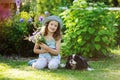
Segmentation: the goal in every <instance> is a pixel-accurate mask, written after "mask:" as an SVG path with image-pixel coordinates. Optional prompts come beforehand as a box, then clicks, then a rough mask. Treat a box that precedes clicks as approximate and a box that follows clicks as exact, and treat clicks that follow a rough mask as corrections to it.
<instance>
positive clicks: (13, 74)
mask: <svg viewBox="0 0 120 80" xmlns="http://www.w3.org/2000/svg"><path fill="white" fill-rule="evenodd" d="M112 52H113V53H114V55H113V56H112V57H109V58H104V59H100V60H97V61H89V63H90V65H91V66H92V67H93V68H94V69H95V70H93V71H77V70H66V69H62V68H59V69H57V70H49V69H43V70H36V69H33V68H31V67H30V66H27V62H28V60H29V59H22V58H20V59H18V60H13V59H6V58H3V57H0V80H120V49H119V50H112Z"/></svg>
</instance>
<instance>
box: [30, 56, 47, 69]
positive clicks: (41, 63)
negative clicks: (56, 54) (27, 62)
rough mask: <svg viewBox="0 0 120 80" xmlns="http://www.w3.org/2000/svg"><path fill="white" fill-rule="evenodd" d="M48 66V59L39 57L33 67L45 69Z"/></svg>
mask: <svg viewBox="0 0 120 80" xmlns="http://www.w3.org/2000/svg"><path fill="white" fill-rule="evenodd" d="M46 66H47V60H46V59H45V58H39V59H38V60H37V61H36V62H35V63H33V65H32V67H33V68H35V69H43V68H44V67H46Z"/></svg>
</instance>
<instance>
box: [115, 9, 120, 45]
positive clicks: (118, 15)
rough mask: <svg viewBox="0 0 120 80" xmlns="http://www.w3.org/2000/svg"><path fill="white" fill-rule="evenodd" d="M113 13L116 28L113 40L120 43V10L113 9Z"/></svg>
mask: <svg viewBox="0 0 120 80" xmlns="http://www.w3.org/2000/svg"><path fill="white" fill-rule="evenodd" d="M114 14H115V18H116V24H115V26H116V28H117V29H118V30H117V36H116V38H115V40H116V42H117V45H120V11H115V12H114Z"/></svg>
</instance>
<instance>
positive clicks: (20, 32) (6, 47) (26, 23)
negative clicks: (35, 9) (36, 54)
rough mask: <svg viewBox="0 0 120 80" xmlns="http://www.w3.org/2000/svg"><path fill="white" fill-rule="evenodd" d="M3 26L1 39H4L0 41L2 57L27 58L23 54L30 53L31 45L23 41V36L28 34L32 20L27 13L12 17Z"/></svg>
mask: <svg viewBox="0 0 120 80" xmlns="http://www.w3.org/2000/svg"><path fill="white" fill-rule="evenodd" d="M3 25H4V29H2V31H3V32H2V33H3V35H2V37H4V38H2V40H1V41H0V43H1V45H0V47H2V48H0V52H1V53H2V54H3V55H12V54H15V55H19V56H28V55H27V54H25V53H28V52H29V54H30V53H32V48H33V44H32V43H30V42H28V41H25V40H24V38H25V36H28V34H30V32H31V30H30V29H32V20H31V18H30V16H29V14H28V13H27V12H21V13H19V14H17V15H14V16H13V17H12V18H10V19H9V20H8V21H6V22H4V24H3ZM3 41H4V42H3ZM31 47H32V48H31ZM27 50H28V51H27Z"/></svg>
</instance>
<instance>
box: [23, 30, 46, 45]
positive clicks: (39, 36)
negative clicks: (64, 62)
mask: <svg viewBox="0 0 120 80" xmlns="http://www.w3.org/2000/svg"><path fill="white" fill-rule="evenodd" d="M25 40H28V41H31V42H33V43H38V44H40V43H44V44H46V40H45V37H44V36H43V35H42V34H41V33H40V32H38V31H35V32H34V33H33V35H32V36H29V37H25Z"/></svg>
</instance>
